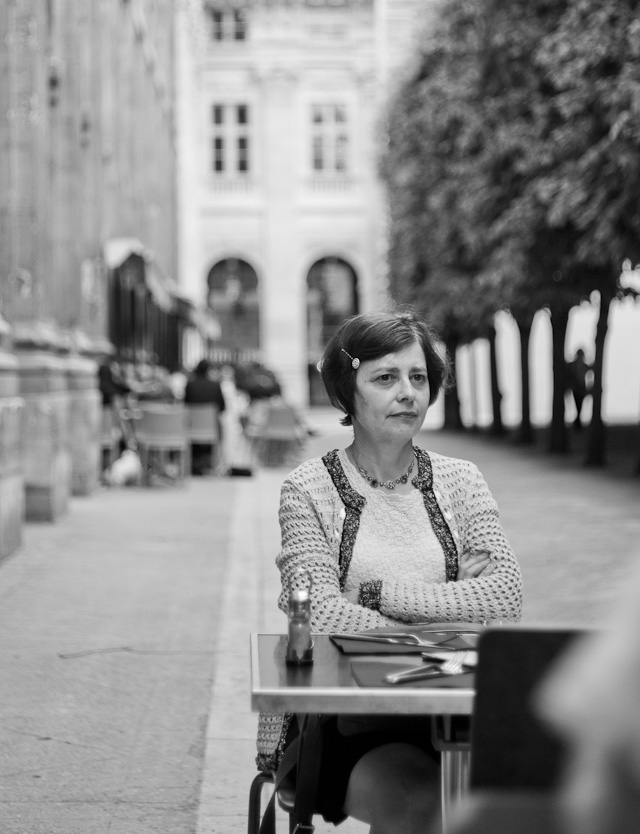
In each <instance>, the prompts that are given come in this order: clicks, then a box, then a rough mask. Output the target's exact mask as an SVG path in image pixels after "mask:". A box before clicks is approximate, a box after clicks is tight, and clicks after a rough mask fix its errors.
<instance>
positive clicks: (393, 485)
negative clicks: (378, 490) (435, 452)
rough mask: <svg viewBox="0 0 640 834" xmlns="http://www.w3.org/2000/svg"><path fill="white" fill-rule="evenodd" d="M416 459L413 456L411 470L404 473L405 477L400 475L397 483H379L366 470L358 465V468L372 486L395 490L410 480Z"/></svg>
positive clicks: (396, 480)
mask: <svg viewBox="0 0 640 834" xmlns="http://www.w3.org/2000/svg"><path fill="white" fill-rule="evenodd" d="M414 460H415V457H414V456H413V455H412V456H411V463H410V464H409V468H408V469H407V471H406V472H405V473H404V475H400V477H399V478H396V479H395V481H379V480H378V479H377V478H372V477H371V475H370V474H369V473H368V472H367V470H366V469H363V468H362V467H361V466H360V465H359V464H358V463H356V466H357V467H358V471H359V472H360V474H361V475H362V477H363V478H366V480H367V481H369V483H370V484H371V486H372V487H379V486H381V487H384V488H385V489H395V488H396V487H397V486H398V484H406V483H407V481H408V480H409V475H411V473H412V472H413V463H414Z"/></svg>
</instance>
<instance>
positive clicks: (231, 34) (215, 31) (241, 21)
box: [207, 6, 247, 41]
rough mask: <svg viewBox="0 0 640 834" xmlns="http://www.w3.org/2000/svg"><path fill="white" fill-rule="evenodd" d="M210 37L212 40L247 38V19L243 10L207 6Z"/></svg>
mask: <svg viewBox="0 0 640 834" xmlns="http://www.w3.org/2000/svg"><path fill="white" fill-rule="evenodd" d="M207 12H208V14H209V19H210V29H211V37H212V39H213V40H214V41H244V40H246V39H247V19H246V15H245V13H244V11H242V10H241V9H236V10H235V11H228V10H222V9H213V8H211V7H210V6H207Z"/></svg>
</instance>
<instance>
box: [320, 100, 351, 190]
mask: <svg viewBox="0 0 640 834" xmlns="http://www.w3.org/2000/svg"><path fill="white" fill-rule="evenodd" d="M311 167H312V169H313V170H314V171H316V172H318V173H330V174H331V173H339V174H344V173H346V172H347V170H348V168H349V128H348V121H347V110H346V108H345V106H344V105H342V104H314V105H312V107H311Z"/></svg>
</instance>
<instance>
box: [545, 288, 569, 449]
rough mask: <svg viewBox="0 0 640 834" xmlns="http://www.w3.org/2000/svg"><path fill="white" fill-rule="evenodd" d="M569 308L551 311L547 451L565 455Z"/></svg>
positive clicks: (567, 440)
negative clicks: (549, 423)
mask: <svg viewBox="0 0 640 834" xmlns="http://www.w3.org/2000/svg"><path fill="white" fill-rule="evenodd" d="M569 309H570V308H569V307H568V306H566V305H564V304H559V305H557V306H556V307H553V308H552V309H551V333H552V341H553V403H552V408H551V426H550V429H549V451H550V452H552V453H560V454H566V453H567V452H568V451H569V434H568V432H567V426H566V423H565V402H564V398H565V391H566V388H567V384H566V379H567V369H566V361H565V354H564V344H565V338H566V335H567V325H568V323H569Z"/></svg>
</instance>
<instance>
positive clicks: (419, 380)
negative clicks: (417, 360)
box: [413, 374, 427, 385]
mask: <svg viewBox="0 0 640 834" xmlns="http://www.w3.org/2000/svg"><path fill="white" fill-rule="evenodd" d="M413 381H414V382H415V383H416V385H424V384H425V382H426V381H427V375H426V374H414V375H413Z"/></svg>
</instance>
